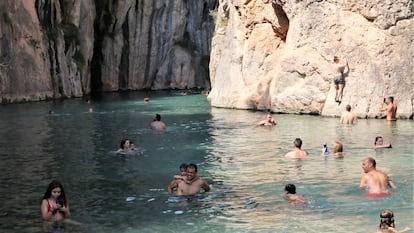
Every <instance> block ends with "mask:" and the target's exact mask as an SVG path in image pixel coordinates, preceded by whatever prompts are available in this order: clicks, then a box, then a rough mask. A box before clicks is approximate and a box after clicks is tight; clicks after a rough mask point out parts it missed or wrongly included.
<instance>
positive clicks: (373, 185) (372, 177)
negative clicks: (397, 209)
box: [258, 65, 408, 232]
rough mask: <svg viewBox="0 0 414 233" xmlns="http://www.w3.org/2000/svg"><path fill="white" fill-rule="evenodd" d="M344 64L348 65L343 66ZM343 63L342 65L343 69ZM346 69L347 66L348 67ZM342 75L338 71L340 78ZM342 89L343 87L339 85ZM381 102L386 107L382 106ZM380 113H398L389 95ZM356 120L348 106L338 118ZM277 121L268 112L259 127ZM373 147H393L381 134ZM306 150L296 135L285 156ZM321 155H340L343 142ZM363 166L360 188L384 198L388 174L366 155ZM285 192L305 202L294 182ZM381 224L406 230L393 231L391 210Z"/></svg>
mask: <svg viewBox="0 0 414 233" xmlns="http://www.w3.org/2000/svg"><path fill="white" fill-rule="evenodd" d="M346 66H347V65H346ZM344 67H345V66H343V67H342V68H344ZM348 69H349V68H348ZM342 75H343V74H341V78H342V77H343V76H342ZM342 88H343V86H342ZM335 100H336V101H337V102H341V100H342V89H340V91H339V92H337V96H336V97H335ZM384 104H385V105H386V106H384ZM379 111H381V112H386V119H387V121H388V122H391V121H396V112H397V105H396V104H394V98H393V97H392V96H390V97H388V98H384V102H383V106H381V108H380V109H379ZM356 122H357V116H356V115H355V114H353V113H351V106H350V105H347V106H346V112H345V113H344V114H342V116H341V118H340V123H341V124H354V123H356ZM276 124H277V123H276V121H275V120H274V118H273V117H272V115H271V113H270V112H269V113H267V114H266V117H265V119H264V120H263V121H261V122H259V123H258V125H260V126H273V125H276ZM374 148H375V149H379V148H392V145H391V143H384V139H383V137H382V136H377V137H375V141H374ZM308 155H309V154H308V152H307V151H306V150H303V149H302V140H301V139H300V138H296V139H295V140H294V141H293V150H292V151H290V152H288V153H287V154H286V155H285V157H286V158H291V159H302V158H306V157H308ZM321 155H322V156H329V155H333V156H335V157H337V158H343V157H344V152H343V144H342V143H341V142H339V141H336V142H335V144H334V146H333V150H332V151H331V150H330V149H329V147H328V145H327V144H326V143H325V144H324V145H323V148H322V153H321ZM362 169H363V171H364V174H363V175H362V177H361V180H360V184H359V188H360V189H362V190H366V191H367V194H366V196H368V197H384V196H389V195H391V194H392V193H391V192H389V191H388V188H392V189H396V188H397V187H396V185H395V184H394V182H393V181H392V180H391V179H390V178H389V176H388V175H387V174H385V173H384V172H382V171H379V170H377V169H376V161H375V159H374V158H372V157H367V158H365V159H364V160H363V161H362ZM285 195H286V196H287V197H288V198H289V203H302V204H307V203H308V201H307V200H306V199H305V198H303V197H301V196H299V195H297V194H296V187H295V185H294V184H287V185H286V186H285ZM380 218H381V224H380V229H381V231H382V232H404V231H406V230H408V229H404V230H403V231H397V230H395V228H394V227H395V224H394V215H393V212H392V211H391V210H384V211H382V212H381V213H380Z"/></svg>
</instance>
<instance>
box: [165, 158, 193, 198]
mask: <svg viewBox="0 0 414 233" xmlns="http://www.w3.org/2000/svg"><path fill="white" fill-rule="evenodd" d="M187 167H188V165H187V164H186V163H182V164H181V165H180V176H174V180H173V181H171V183H170V184H169V185H168V188H167V190H168V194H170V195H172V194H173V192H174V189H175V188H178V184H179V183H180V182H181V181H184V182H185V181H186V180H187Z"/></svg>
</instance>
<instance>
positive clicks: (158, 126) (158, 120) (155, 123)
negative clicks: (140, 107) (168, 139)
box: [150, 113, 167, 131]
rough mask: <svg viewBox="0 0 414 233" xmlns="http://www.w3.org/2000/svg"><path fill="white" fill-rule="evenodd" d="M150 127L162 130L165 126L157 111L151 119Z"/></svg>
mask: <svg viewBox="0 0 414 233" xmlns="http://www.w3.org/2000/svg"><path fill="white" fill-rule="evenodd" d="M150 127H151V129H153V130H157V131H164V130H165V128H167V126H166V125H165V123H164V122H162V121H161V115H160V114H158V113H157V114H155V117H154V119H153V122H151V125H150Z"/></svg>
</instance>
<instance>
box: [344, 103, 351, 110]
mask: <svg viewBox="0 0 414 233" xmlns="http://www.w3.org/2000/svg"><path fill="white" fill-rule="evenodd" d="M345 108H346V110H347V111H348V112H349V111H351V105H349V104H348V105H346V107H345Z"/></svg>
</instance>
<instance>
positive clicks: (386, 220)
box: [379, 210, 395, 229]
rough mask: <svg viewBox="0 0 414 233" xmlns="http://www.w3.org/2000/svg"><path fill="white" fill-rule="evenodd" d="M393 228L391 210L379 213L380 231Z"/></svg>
mask: <svg viewBox="0 0 414 233" xmlns="http://www.w3.org/2000/svg"><path fill="white" fill-rule="evenodd" d="M388 227H392V228H395V224H394V213H393V212H392V211H391V210H383V211H381V213H380V225H379V228H380V229H388Z"/></svg>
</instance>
